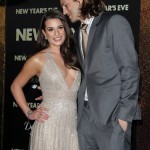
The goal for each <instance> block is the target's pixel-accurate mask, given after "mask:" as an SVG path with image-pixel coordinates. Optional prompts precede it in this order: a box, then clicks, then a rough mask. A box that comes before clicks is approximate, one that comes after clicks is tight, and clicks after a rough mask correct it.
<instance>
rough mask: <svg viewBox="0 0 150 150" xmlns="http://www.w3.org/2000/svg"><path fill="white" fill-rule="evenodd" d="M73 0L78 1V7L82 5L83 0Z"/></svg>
mask: <svg viewBox="0 0 150 150" xmlns="http://www.w3.org/2000/svg"><path fill="white" fill-rule="evenodd" d="M74 1H75V2H77V3H78V5H79V7H80V8H81V7H82V3H83V0H74Z"/></svg>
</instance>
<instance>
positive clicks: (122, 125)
mask: <svg viewBox="0 0 150 150" xmlns="http://www.w3.org/2000/svg"><path fill="white" fill-rule="evenodd" d="M118 121H119V124H120V126H121V127H122V129H123V130H124V131H126V130H127V127H128V122H127V121H124V120H121V119H118Z"/></svg>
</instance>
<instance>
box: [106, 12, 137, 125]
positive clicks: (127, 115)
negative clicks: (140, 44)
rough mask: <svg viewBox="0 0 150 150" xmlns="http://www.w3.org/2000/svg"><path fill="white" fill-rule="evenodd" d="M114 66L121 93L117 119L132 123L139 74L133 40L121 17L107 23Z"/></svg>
mask: <svg viewBox="0 0 150 150" xmlns="http://www.w3.org/2000/svg"><path fill="white" fill-rule="evenodd" d="M108 30H109V36H108V38H109V41H110V42H111V45H112V49H113V53H114V57H115V61H116V64H117V66H118V69H119V72H120V79H121V93H120V100H119V104H118V108H117V118H118V119H122V120H125V121H128V122H132V120H133V118H134V116H135V114H136V110H137V107H138V93H139V80H140V72H139V65H138V56H137V53H136V50H135V46H134V38H133V34H132V30H131V27H130V24H129V23H128V21H127V20H126V19H125V18H124V17H123V16H121V15H113V16H112V17H111V18H110V20H109V22H108Z"/></svg>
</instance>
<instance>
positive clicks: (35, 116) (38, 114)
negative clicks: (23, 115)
mask: <svg viewBox="0 0 150 150" xmlns="http://www.w3.org/2000/svg"><path fill="white" fill-rule="evenodd" d="M46 111H48V109H47V108H45V107H40V106H39V107H38V108H37V109H36V110H34V111H32V113H30V114H29V115H28V119H29V120H37V121H39V122H44V121H45V120H47V119H48V117H49V116H48V115H47V114H46Z"/></svg>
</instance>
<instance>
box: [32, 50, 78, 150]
mask: <svg viewBox="0 0 150 150" xmlns="http://www.w3.org/2000/svg"><path fill="white" fill-rule="evenodd" d="M80 80H81V73H80V72H79V71H78V72H77V74H76V79H75V80H74V83H73V85H72V87H71V88H68V86H67V84H66V82H65V80H64V78H63V75H62V73H61V71H60V69H59V67H58V66H57V64H56V63H55V61H54V59H53V57H52V55H51V53H50V52H49V51H47V53H46V62H45V65H44V68H43V71H42V73H41V75H40V78H39V81H40V86H41V88H42V93H43V101H42V103H41V106H43V107H46V108H48V109H49V111H48V115H49V119H48V120H47V121H45V122H44V123H40V122H38V121H35V122H34V124H33V126H32V131H31V137H30V145H29V149H30V150H79V147H78V137H77V131H76V126H77V106H76V98H77V91H78V88H79V85H80Z"/></svg>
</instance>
